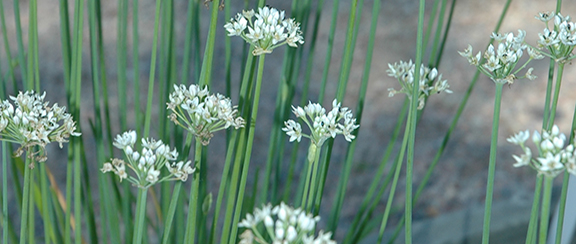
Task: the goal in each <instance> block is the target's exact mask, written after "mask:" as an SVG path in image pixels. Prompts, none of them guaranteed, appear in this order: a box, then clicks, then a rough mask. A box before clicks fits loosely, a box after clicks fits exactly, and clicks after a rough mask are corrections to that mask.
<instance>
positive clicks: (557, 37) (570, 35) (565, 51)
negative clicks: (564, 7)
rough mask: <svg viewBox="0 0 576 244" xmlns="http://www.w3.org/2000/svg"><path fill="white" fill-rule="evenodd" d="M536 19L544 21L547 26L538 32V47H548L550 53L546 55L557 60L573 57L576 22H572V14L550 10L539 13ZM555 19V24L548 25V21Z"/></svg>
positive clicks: (566, 59) (575, 43) (561, 60)
mask: <svg viewBox="0 0 576 244" xmlns="http://www.w3.org/2000/svg"><path fill="white" fill-rule="evenodd" d="M536 19H538V20H540V21H542V22H544V24H545V26H546V27H545V28H544V31H543V32H542V33H538V37H539V38H540V40H539V41H538V47H539V48H541V49H546V50H548V52H550V53H549V54H547V53H544V55H546V56H549V57H550V58H552V59H554V60H556V61H557V62H566V61H568V60H571V59H573V58H574V57H573V55H572V51H573V50H574V46H575V45H576V24H575V23H574V22H571V21H570V20H571V19H570V16H566V17H564V16H562V14H560V13H558V14H556V15H554V14H552V13H550V12H544V13H539V14H538V15H537V16H536ZM552 19H554V26H553V27H552V28H549V27H548V22H549V21H550V20H552Z"/></svg>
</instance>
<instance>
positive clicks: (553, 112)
mask: <svg viewBox="0 0 576 244" xmlns="http://www.w3.org/2000/svg"><path fill="white" fill-rule="evenodd" d="M563 73H564V63H558V70H556V86H555V88H554V97H553V100H552V107H551V108H550V116H549V117H548V126H547V128H548V130H550V129H552V126H553V125H554V119H555V118H556V108H557V107H558V98H559V97H560V85H561V84H562V74H563Z"/></svg>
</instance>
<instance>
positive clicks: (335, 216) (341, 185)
mask: <svg viewBox="0 0 576 244" xmlns="http://www.w3.org/2000/svg"><path fill="white" fill-rule="evenodd" d="M379 13H380V0H375V1H374V5H373V6H372V20H371V23H370V36H369V38H368V47H367V48H366V63H365V64H364V70H363V73H362V83H361V87H360V91H359V95H358V106H357V108H356V117H355V118H356V119H357V123H358V124H361V121H362V112H363V110H364V102H365V99H366V98H365V97H366V91H367V88H368V78H369V76H370V68H371V66H372V55H373V53H374V52H373V50H374V40H375V38H376V27H377V25H378V15H379ZM353 133H354V135H355V136H357V135H358V130H355V131H354V132H353ZM357 143H358V140H354V141H352V142H351V143H350V146H349V147H348V151H347V152H346V161H345V164H344V166H343V170H342V172H343V173H342V177H341V178H340V181H339V182H338V194H337V197H336V198H335V200H334V202H335V203H334V207H333V210H332V214H331V215H330V220H331V221H328V222H329V223H330V224H329V225H330V226H331V227H332V228H331V229H330V230H331V231H335V229H336V227H337V225H338V220H339V218H340V211H341V208H342V204H343V201H344V194H345V192H346V185H347V184H348V179H349V177H350V173H351V172H352V169H351V166H352V162H353V158H354V151H355V149H356V144H357Z"/></svg>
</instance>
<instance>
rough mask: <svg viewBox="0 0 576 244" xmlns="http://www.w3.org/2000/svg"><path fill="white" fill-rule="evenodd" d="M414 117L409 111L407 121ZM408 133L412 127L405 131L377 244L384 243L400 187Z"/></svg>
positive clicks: (407, 127)
mask: <svg viewBox="0 0 576 244" xmlns="http://www.w3.org/2000/svg"><path fill="white" fill-rule="evenodd" d="M412 115H413V114H412V113H411V111H408V118H407V120H406V121H410V116H412ZM408 133H410V126H406V128H405V129H404V138H403V139H402V146H401V147H400V148H401V149H400V154H399V155H398V158H397V160H398V161H397V163H395V166H396V169H395V171H394V179H393V180H392V186H391V187H390V193H389V194H388V200H387V201H386V209H385V210H384V215H383V216H382V223H380V231H379V233H378V241H377V242H376V243H382V238H383V237H384V230H385V229H386V224H387V223H388V217H389V216H390V209H391V208H392V201H393V200H394V193H395V192H396V186H397V185H398V179H399V178H400V169H401V168H402V161H403V160H404V153H405V152H406V145H407V144H408Z"/></svg>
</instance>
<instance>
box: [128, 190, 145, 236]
mask: <svg viewBox="0 0 576 244" xmlns="http://www.w3.org/2000/svg"><path fill="white" fill-rule="evenodd" d="M147 194H148V189H147V188H146V189H142V188H138V202H137V203H136V228H134V237H132V243H133V244H140V243H142V238H143V236H144V226H145V224H144V223H145V222H146V196H147Z"/></svg>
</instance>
